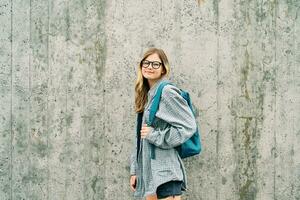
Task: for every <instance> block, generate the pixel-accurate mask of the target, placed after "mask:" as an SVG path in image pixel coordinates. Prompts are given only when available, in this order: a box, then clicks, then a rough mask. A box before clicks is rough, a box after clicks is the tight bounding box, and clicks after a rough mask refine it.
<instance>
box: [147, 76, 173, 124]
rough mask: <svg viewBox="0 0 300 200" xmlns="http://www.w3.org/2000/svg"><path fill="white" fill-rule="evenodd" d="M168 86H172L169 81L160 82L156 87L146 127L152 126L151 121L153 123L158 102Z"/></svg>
mask: <svg viewBox="0 0 300 200" xmlns="http://www.w3.org/2000/svg"><path fill="white" fill-rule="evenodd" d="M168 84H170V85H173V84H172V83H171V82H170V81H162V82H161V83H160V84H159V86H158V88H157V90H156V92H155V95H154V99H153V103H152V104H151V107H150V113H149V122H148V125H150V126H151V125H152V124H153V121H154V118H155V114H156V112H157V110H158V106H159V102H160V98H161V94H162V90H163V88H164V87H165V86H166V85H168Z"/></svg>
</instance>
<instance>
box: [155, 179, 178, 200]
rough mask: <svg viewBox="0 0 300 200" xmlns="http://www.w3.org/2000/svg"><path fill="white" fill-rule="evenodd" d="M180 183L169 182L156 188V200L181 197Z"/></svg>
mask: <svg viewBox="0 0 300 200" xmlns="http://www.w3.org/2000/svg"><path fill="white" fill-rule="evenodd" d="M181 185H182V181H169V182H166V183H163V184H161V185H160V186H158V187H157V190H156V194H157V198H158V199H163V198H167V197H169V196H178V195H182V192H181Z"/></svg>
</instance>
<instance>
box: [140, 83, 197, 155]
mask: <svg viewBox="0 0 300 200" xmlns="http://www.w3.org/2000/svg"><path fill="white" fill-rule="evenodd" d="M167 84H171V85H173V84H172V83H171V82H169V81H162V82H161V83H160V85H159V86H158V89H157V91H156V93H155V96H154V99H153V103H152V105H151V107H150V114H149V122H148V125H150V126H152V124H153V121H154V118H155V114H156V112H157V110H158V106H159V102H160V98H161V93H162V90H163V88H164V86H166V85H167ZM180 91H181V96H182V97H183V98H184V99H185V100H186V101H187V103H188V105H189V107H190V108H191V110H192V112H193V114H194V116H195V113H194V110H193V107H192V102H191V99H190V96H189V93H188V92H186V91H184V90H181V89H180ZM142 115H143V114H142V113H141V114H139V115H138V119H137V121H138V123H137V137H138V138H137V139H138V149H139V141H140V137H139V133H138V132H139V130H140V129H141V120H142ZM175 149H176V150H177V151H178V154H179V156H180V157H181V158H187V157H190V156H194V155H197V154H199V153H200V152H201V150H202V148H201V142H200V131H199V128H198V124H197V129H196V132H195V133H194V134H193V135H192V137H190V138H189V139H188V140H187V141H185V142H184V143H183V144H181V145H179V146H177V147H175ZM137 154H138V152H137ZM151 158H152V159H154V158H155V152H154V145H151Z"/></svg>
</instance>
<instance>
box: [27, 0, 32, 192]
mask: <svg viewBox="0 0 300 200" xmlns="http://www.w3.org/2000/svg"><path fill="white" fill-rule="evenodd" d="M31 3H32V0H29V68H28V91H29V99H28V114H30V111H31V55H32V53H31V52H32V49H31V43H32V37H31V18H32V10H31V9H32V5H31ZM27 119H28V138H27V140H28V148H27V157H28V159H27V163H28V164H27V166H29V164H30V159H29V156H28V151H29V147H30V134H31V124H30V117H29V116H28V117H27ZM26 194H29V192H28V186H26Z"/></svg>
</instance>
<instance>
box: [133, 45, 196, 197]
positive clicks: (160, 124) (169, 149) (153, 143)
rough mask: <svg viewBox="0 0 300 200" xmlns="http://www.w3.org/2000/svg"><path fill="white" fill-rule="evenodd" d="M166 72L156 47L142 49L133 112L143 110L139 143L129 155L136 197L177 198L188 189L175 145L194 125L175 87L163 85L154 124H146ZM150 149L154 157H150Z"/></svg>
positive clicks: (160, 51)
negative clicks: (143, 51) (142, 54)
mask: <svg viewBox="0 0 300 200" xmlns="http://www.w3.org/2000/svg"><path fill="white" fill-rule="evenodd" d="M169 72H170V66H169V62H168V59H167V56H166V54H165V53H164V51H163V50H161V49H157V48H150V49H149V50H148V51H147V52H145V54H144V56H143V59H142V60H141V62H140V64H139V66H138V74H137V80H136V85H135V93H136V94H135V111H136V112H137V113H140V112H144V113H143V119H142V128H141V131H140V133H141V134H140V135H141V138H140V144H139V145H136V146H135V149H134V151H133V152H132V155H131V165H130V175H131V177H130V186H131V189H132V190H133V191H134V196H135V197H146V200H152V199H153V200H155V199H168V200H169V199H176V200H178V199H181V194H182V191H186V190H187V179H186V172H185V168H184V165H183V162H182V160H181V158H180V156H179V155H178V152H177V151H176V149H175V148H174V147H176V146H178V145H180V144H182V143H183V142H184V141H186V140H187V139H188V138H189V137H191V136H192V135H193V134H194V133H195V131H196V128H197V125H196V120H195V118H194V115H193V113H192V111H191V109H190V107H189V106H188V104H187V102H186V101H185V99H184V98H183V97H182V96H181V95H180V90H179V89H178V88H177V87H175V86H173V85H166V86H165V87H164V88H163V90H162V95H161V100H160V103H159V108H158V110H157V112H156V114H155V119H154V122H153V127H151V126H147V124H146V122H147V121H148V119H149V108H150V107H151V103H152V100H153V97H154V95H155V92H156V89H157V88H158V86H159V83H160V82H161V81H163V80H167V78H166V77H167V76H168V75H169ZM137 146H139V149H137ZM151 148H154V154H155V157H151V156H150V155H151Z"/></svg>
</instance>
